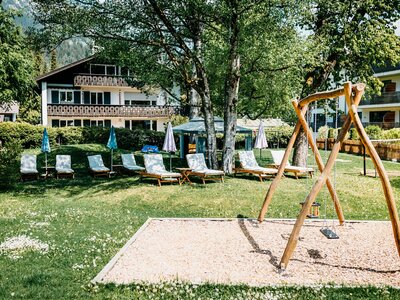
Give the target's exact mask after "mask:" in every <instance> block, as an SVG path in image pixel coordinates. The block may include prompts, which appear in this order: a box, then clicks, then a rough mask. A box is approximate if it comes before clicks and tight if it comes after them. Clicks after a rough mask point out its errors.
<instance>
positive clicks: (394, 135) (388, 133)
mask: <svg viewBox="0 0 400 300" xmlns="http://www.w3.org/2000/svg"><path fill="white" fill-rule="evenodd" d="M381 139H383V140H391V139H400V128H393V129H389V130H383V131H382V133H381Z"/></svg>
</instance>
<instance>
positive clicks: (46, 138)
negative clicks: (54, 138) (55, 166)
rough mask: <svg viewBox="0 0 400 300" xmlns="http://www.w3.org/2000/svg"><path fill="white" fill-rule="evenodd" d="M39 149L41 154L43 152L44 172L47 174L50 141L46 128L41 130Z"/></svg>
mask: <svg viewBox="0 0 400 300" xmlns="http://www.w3.org/2000/svg"><path fill="white" fill-rule="evenodd" d="M40 149H41V150H42V152H44V155H45V162H46V172H47V153H49V152H50V141H49V135H48V134H47V130H46V128H45V129H44V130H43V138H42V146H41V147H40Z"/></svg>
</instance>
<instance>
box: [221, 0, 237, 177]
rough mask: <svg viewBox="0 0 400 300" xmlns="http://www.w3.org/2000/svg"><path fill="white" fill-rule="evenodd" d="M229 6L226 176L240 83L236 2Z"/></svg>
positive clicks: (232, 149)
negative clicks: (230, 10)
mask: <svg viewBox="0 0 400 300" xmlns="http://www.w3.org/2000/svg"><path fill="white" fill-rule="evenodd" d="M230 4H231V6H232V7H231V9H232V12H231V19H230V24H229V27H230V28H229V29H230V33H231V35H230V41H229V45H230V50H229V65H228V71H227V83H228V84H227V94H226V98H225V103H224V146H223V151H222V152H223V163H222V164H223V170H224V172H225V173H227V174H231V173H232V166H233V163H234V155H235V137H236V122H237V102H238V94H239V82H240V55H239V53H238V46H239V16H238V14H237V5H238V3H237V1H236V0H233V1H231V2H230Z"/></svg>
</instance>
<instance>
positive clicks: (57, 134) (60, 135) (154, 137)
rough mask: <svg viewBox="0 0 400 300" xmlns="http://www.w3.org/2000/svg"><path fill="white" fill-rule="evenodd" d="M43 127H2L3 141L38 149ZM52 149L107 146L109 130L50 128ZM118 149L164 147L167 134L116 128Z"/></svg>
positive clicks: (25, 125)
mask: <svg viewBox="0 0 400 300" xmlns="http://www.w3.org/2000/svg"><path fill="white" fill-rule="evenodd" d="M43 128H44V127H43V126H34V125H30V124H26V123H11V122H4V123H0V141H3V143H4V145H6V144H8V143H12V142H15V141H16V142H19V143H20V144H21V146H22V148H24V149H27V148H38V147H40V145H41V143H42V135H43ZM47 131H48V134H49V139H50V145H51V147H53V146H55V145H57V144H58V143H60V144H64V145H65V144H82V143H85V144H107V141H108V137H109V135H110V129H109V128H104V127H63V128H47ZM115 133H116V136H117V143H118V147H119V148H122V149H134V150H140V149H141V148H142V146H143V145H145V144H150V145H157V146H158V147H159V148H160V147H162V145H163V142H164V136H165V134H164V133H163V132H156V131H151V130H143V129H134V130H130V129H125V128H116V129H115Z"/></svg>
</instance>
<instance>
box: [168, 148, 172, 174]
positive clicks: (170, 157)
mask: <svg viewBox="0 0 400 300" xmlns="http://www.w3.org/2000/svg"><path fill="white" fill-rule="evenodd" d="M169 171H170V172H172V154H171V152H169Z"/></svg>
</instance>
